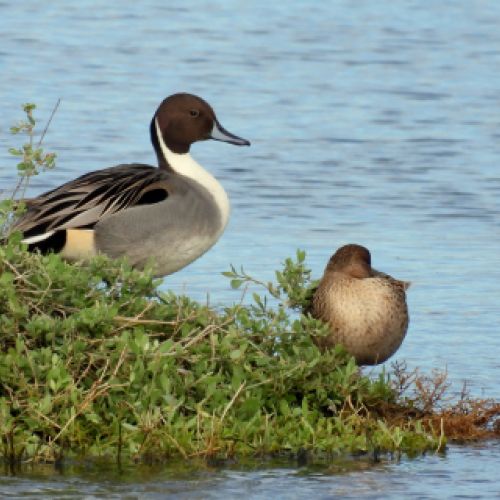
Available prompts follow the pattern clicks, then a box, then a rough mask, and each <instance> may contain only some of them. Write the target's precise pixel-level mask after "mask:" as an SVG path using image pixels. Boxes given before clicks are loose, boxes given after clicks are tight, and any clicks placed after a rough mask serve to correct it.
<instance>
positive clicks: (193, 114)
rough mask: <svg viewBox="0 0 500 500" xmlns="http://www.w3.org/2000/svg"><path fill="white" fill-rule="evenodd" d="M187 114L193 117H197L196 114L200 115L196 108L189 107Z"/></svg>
mask: <svg viewBox="0 0 500 500" xmlns="http://www.w3.org/2000/svg"><path fill="white" fill-rule="evenodd" d="M189 114H190V115H191V116H192V117H193V118H197V117H198V116H200V112H199V111H198V110H197V109H191V110H190V111H189Z"/></svg>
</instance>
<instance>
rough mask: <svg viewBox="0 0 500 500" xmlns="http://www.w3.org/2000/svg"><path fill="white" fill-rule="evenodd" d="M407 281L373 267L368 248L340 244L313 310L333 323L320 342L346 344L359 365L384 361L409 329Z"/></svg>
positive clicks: (328, 346)
mask: <svg viewBox="0 0 500 500" xmlns="http://www.w3.org/2000/svg"><path fill="white" fill-rule="evenodd" d="M408 286H409V283H408V282H405V281H399V280H396V279H394V278H392V277H391V276H389V275H388V274H384V273H382V272H379V271H376V270H375V269H373V268H372V267H371V255H370V252H369V250H368V249H367V248H365V247H363V246H361V245H356V244H350V245H345V246H343V247H341V248H339V249H338V250H337V251H336V252H335V254H334V255H333V256H332V257H331V258H330V260H329V262H328V264H327V266H326V269H325V272H324V275H323V277H322V278H321V281H320V283H319V285H318V288H317V290H316V292H315V293H314V297H313V302H312V308H311V311H310V312H311V313H312V315H313V316H314V317H315V318H317V319H321V320H323V321H325V322H326V323H328V324H329V326H330V334H329V335H328V336H326V337H317V338H315V339H314V340H315V342H316V343H317V344H318V346H319V347H321V348H330V347H333V346H334V345H336V344H342V345H343V346H344V347H345V349H346V350H347V351H348V352H349V353H350V354H351V355H352V356H354V358H355V359H356V362H357V363H358V364H359V365H374V364H378V363H383V362H384V361H386V360H387V359H388V358H390V357H391V356H392V355H393V354H394V353H395V352H396V351H397V350H398V348H399V347H400V345H401V343H402V342H403V339H404V337H405V335H406V331H407V329H408V322H409V316H408V307H407V305H406V293H405V290H406V289H407V288H408Z"/></svg>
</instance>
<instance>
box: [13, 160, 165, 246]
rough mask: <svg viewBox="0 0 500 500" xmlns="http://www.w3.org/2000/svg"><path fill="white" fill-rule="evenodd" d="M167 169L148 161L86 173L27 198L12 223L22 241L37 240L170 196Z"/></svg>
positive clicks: (90, 225)
mask: <svg viewBox="0 0 500 500" xmlns="http://www.w3.org/2000/svg"><path fill="white" fill-rule="evenodd" d="M169 190H170V188H169V175H168V172H165V171H162V170H160V169H158V168H155V167H151V166H148V165H139V164H129V165H118V166H116V167H111V168H108V169H104V170H99V171H96V172H91V173H89V174H85V175H83V176H81V177H79V178H77V179H75V180H73V181H70V182H68V183H66V184H63V185H62V186H60V187H58V188H56V189H54V190H52V191H48V192H47V193H44V194H42V195H40V196H38V197H37V198H33V199H31V200H28V201H27V212H26V213H25V214H24V215H23V216H22V217H21V218H20V219H19V220H18V221H16V223H15V224H14V227H13V229H14V230H18V231H21V232H22V233H23V235H24V240H23V241H24V242H25V243H28V244H33V243H37V242H39V241H43V240H44V239H46V238H48V237H50V236H52V235H53V234H54V233H55V232H57V231H61V230H66V229H75V228H87V229H91V228H92V227H93V226H94V225H95V224H96V223H97V222H99V221H100V220H102V219H103V218H104V217H107V216H108V215H111V214H114V213H116V212H119V211H121V210H124V209H126V208H129V207H132V206H135V205H141V204H150V203H157V202H159V201H163V200H164V199H166V198H167V197H168V196H169Z"/></svg>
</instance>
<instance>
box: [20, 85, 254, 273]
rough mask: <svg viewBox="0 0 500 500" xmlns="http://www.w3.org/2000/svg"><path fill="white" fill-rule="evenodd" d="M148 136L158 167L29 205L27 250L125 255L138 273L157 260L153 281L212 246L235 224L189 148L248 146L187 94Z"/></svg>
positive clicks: (122, 170) (24, 226)
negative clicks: (200, 144) (213, 144)
mask: <svg viewBox="0 0 500 500" xmlns="http://www.w3.org/2000/svg"><path fill="white" fill-rule="evenodd" d="M150 133H151V142H152V143H153V147H154V150H155V152H156V156H157V157H158V168H156V167H152V166H150V165H143V164H138V163H130V164H124V165H117V166H115V167H111V168H106V169H104V170H99V171H95V172H90V173H88V174H85V175H82V176H81V177H78V178H77V179H75V180H72V181H70V182H67V183H66V184H63V185H62V186H59V187H58V188H56V189H54V190H52V191H49V192H47V193H44V194H42V195H40V196H38V197H37V198H34V199H31V200H28V201H27V207H28V208H27V212H26V213H25V214H24V215H23V216H22V217H21V218H20V219H19V220H18V221H17V222H16V224H15V226H14V230H19V231H21V232H22V233H23V236H24V239H23V242H24V243H26V244H28V246H29V249H30V250H35V249H38V250H39V251H41V252H43V253H45V252H48V251H53V252H59V253H60V254H61V255H62V256H63V257H65V258H67V259H68V260H80V259H85V258H88V257H91V256H93V255H95V254H97V253H103V254H106V255H108V256H110V257H112V258H117V257H122V256H126V257H128V260H129V262H130V263H131V264H132V265H133V266H135V267H137V268H143V267H144V266H145V265H146V264H147V262H148V261H150V260H151V262H152V263H153V265H154V271H155V274H156V275H157V276H165V275H167V274H171V273H173V272H175V271H178V270H179V269H181V268H183V267H184V266H186V265H188V264H189V263H190V262H192V261H194V260H195V259H197V258H198V257H200V255H202V254H203V253H205V252H206V251H207V250H208V249H209V248H210V247H211V246H212V245H214V244H215V242H216V241H217V240H218V238H219V237H220V236H221V234H222V232H223V231H224V228H225V227H226V224H227V221H228V218H229V199H228V197H227V194H226V192H225V191H224V188H223V187H222V186H221V185H220V184H219V182H218V181H217V180H216V179H215V177H213V176H212V175H211V174H210V173H209V172H207V171H206V170H205V169H204V168H203V167H201V166H200V165H199V164H198V163H196V161H194V160H193V158H192V157H191V156H190V154H189V149H190V147H191V144H193V143H194V142H196V141H203V140H206V139H215V140H216V141H224V142H229V143H230V144H235V145H237V146H249V145H250V143H249V142H248V141H247V140H245V139H242V138H240V137H237V136H235V135H233V134H230V133H229V132H228V131H227V130H225V129H224V128H223V127H222V126H221V124H220V123H219V122H218V120H217V118H216V116H215V113H214V111H213V109H212V108H211V107H210V105H209V104H208V103H207V102H205V101H204V100H203V99H201V98H199V97H197V96H195V95H191V94H185V93H181V94H174V95H171V96H170V97H167V98H166V99H165V100H164V101H163V102H162V103H161V104H160V106H159V107H158V109H157V110H156V113H155V114H154V116H153V119H152V120H151V126H150Z"/></svg>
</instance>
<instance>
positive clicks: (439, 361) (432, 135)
mask: <svg viewBox="0 0 500 500" xmlns="http://www.w3.org/2000/svg"><path fill="white" fill-rule="evenodd" d="M499 25H500V3H498V2H495V1H493V0H490V1H487V0H484V1H477V2H472V1H469V0H453V1H452V0H450V1H441V2H421V1H416V0H415V1H402V2H391V1H389V0H381V1H379V2H369V1H357V2H350V1H347V0H345V1H340V0H339V1H331V2H315V3H313V2H305V1H300V0H293V1H292V0H291V1H288V2H281V3H279V2H275V3H271V2H263V1H254V2H241V1H239V2H231V3H229V2H227V3H222V2H213V1H212V2H208V1H199V2H194V1H187V0H184V1H182V2H180V1H171V2H161V1H159V0H147V1H142V2H135V3H132V2H127V3H125V2H120V3H118V2H116V3H111V2H105V1H102V0H91V1H89V2H48V3H47V2H45V3H40V2H35V1H34V0H26V1H24V2H2V1H0V34H1V40H2V44H1V46H0V109H1V119H0V165H1V166H0V189H2V188H7V187H8V186H10V185H12V184H13V183H14V181H15V170H14V165H15V161H14V160H13V159H12V158H10V157H9V155H8V153H7V148H8V147H10V146H12V145H15V144H16V140H17V139H16V138H15V137H12V136H10V135H9V132H8V130H9V126H10V125H11V124H12V123H13V122H15V121H16V120H18V119H19V118H20V117H21V111H20V109H19V106H20V104H21V103H23V102H27V101H34V102H36V103H37V104H38V107H39V110H38V116H39V117H40V120H41V122H44V121H45V120H46V119H47V118H48V116H49V114H50V111H51V109H52V107H53V106H54V104H55V102H56V101H57V99H58V98H61V99H62V104H61V106H60V108H59V110H58V112H57V114H56V116H55V118H54V121H53V123H52V125H51V127H50V130H49V133H48V135H47V137H46V139H45V147H46V148H47V149H48V150H51V151H52V150H53V151H56V152H57V153H58V166H57V169H56V170H55V171H54V172H51V173H48V174H44V175H43V176H41V177H39V178H37V179H35V181H34V182H33V185H32V188H31V194H36V193H39V192H41V191H43V190H46V189H48V188H51V187H54V186H56V185H58V184H60V183H62V182H63V181H66V180H69V179H71V178H73V177H75V176H76V175H79V174H81V173H84V172H87V171H90V170H94V169H99V168H102V167H106V166H111V165H114V164H118V163H121V162H130V161H138V162H150V163H153V162H154V160H155V157H154V153H153V151H152V148H151V146H150V143H149V135H148V125H149V121H150V119H151V116H152V113H153V112H154V110H155V109H156V106H157V105H158V103H159V102H160V101H161V100H162V99H163V98H164V97H165V96H166V95H168V94H171V93H173V92H176V91H188V92H194V93H197V94H199V95H201V96H202V97H204V98H205V99H207V100H208V101H209V102H210V103H211V104H212V105H213V107H214V108H215V110H216V112H217V114H218V117H219V119H220V121H221V123H222V124H223V125H224V126H225V127H226V128H227V129H228V130H229V131H231V132H233V133H235V134H237V135H240V136H242V137H245V138H247V139H249V140H251V141H252V147H251V148H236V147H232V146H230V145H227V144H221V143H214V142H212V143H203V144H197V145H195V146H194V148H193V150H192V153H193V156H194V157H195V158H196V159H197V160H198V161H199V162H200V163H201V164H202V165H204V166H206V167H207V168H208V169H209V170H211V171H212V172H213V173H214V174H215V175H216V176H217V177H218V178H219V179H220V180H221V181H222V183H223V184H224V186H225V187H226V189H227V191H228V193H229V195H230V198H231V203H232V216H231V221H230V223H229V226H228V228H227V230H226V232H225V234H224V235H223V237H222V238H221V240H220V241H219V242H218V243H217V245H216V246H215V247H214V248H213V249H212V250H211V251H210V252H209V253H208V254H206V255H205V256H203V257H202V258H201V259H199V260H198V261H197V262H195V263H194V264H193V265H191V266H189V267H188V268H186V269H184V270H182V271H180V272H178V273H177V274H175V275H173V276H171V277H168V278H167V279H166V281H165V285H164V286H165V287H169V288H172V289H174V290H175V291H177V292H184V293H187V294H188V295H190V296H193V297H194V298H197V299H201V300H206V298H207V294H208V295H209V300H210V302H211V303H212V304H226V303H232V302H234V301H238V300H240V292H235V291H232V290H230V288H229V286H228V282H227V280H226V279H225V278H223V277H222V276H221V275H220V272H221V271H224V270H227V269H228V267H229V264H230V263H233V264H235V265H237V266H239V265H240V264H242V265H244V267H245V269H246V270H247V271H248V272H250V273H251V274H253V275H255V276H256V277H257V278H260V279H265V280H267V279H271V278H272V277H273V272H274V270H275V269H277V268H279V266H280V263H281V262H282V261H283V260H284V259H285V258H286V257H287V256H291V255H293V254H294V253H295V249H296V248H303V249H305V250H306V251H307V254H308V263H309V265H310V266H311V268H312V269H313V272H314V275H315V276H319V275H320V274H321V273H322V270H323V267H324V265H325V263H326V261H327V259H328V258H329V256H330V255H331V253H333V251H334V250H335V249H336V248H337V247H338V246H340V245H342V244H344V243H349V242H356V243H361V244H364V245H366V246H367V247H368V248H370V250H371V251H372V257H373V263H374V266H375V267H377V268H378V269H381V270H384V271H385V272H388V273H391V274H393V275H395V276H397V277H399V278H401V279H406V280H410V281H412V283H413V286H412V287H411V289H410V291H409V296H408V300H409V306H410V313H411V323H410V328H409V332H408V336H407V338H406V340H405V342H404V344H403V346H402V348H401V349H400V350H399V351H398V353H397V354H396V355H395V356H394V358H393V359H394V360H400V361H401V360H406V362H407V364H408V366H409V367H410V368H414V367H420V368H421V370H422V371H423V372H426V373H430V371H431V370H432V369H435V368H437V369H447V370H448V374H449V379H450V380H451V381H452V382H453V384H454V385H453V387H454V390H455V391H456V392H458V391H459V390H460V389H461V384H462V382H463V381H464V380H467V382H468V386H469V388H470V389H471V391H472V394H473V395H475V396H487V397H495V398H499V397H500V386H499V384H498V372H499V368H500V360H499V356H498V353H499V352H500V335H499V332H498V312H499V305H498V298H499V296H500V265H499V264H500V253H499V251H498V249H499V247H500V227H499V226H500V222H499V221H500V217H499V215H500V196H499V195H500V173H499V167H498V164H499V163H500V86H499V73H498V68H500V30H499V29H498V26H499ZM499 458H500V457H499V452H498V447H497V446H496V445H484V446H483V448H460V447H454V448H452V449H451V450H450V452H449V453H448V454H447V455H446V456H445V457H439V458H438V457H423V458H421V459H419V460H414V461H408V460H407V461H403V463H400V464H390V465H387V466H384V467H367V468H366V470H365V469H363V470H357V471H356V472H351V473H349V474H347V475H345V474H344V475H342V474H337V472H336V470H335V469H334V470H333V472H328V473H326V472H325V471H319V472H315V473H313V472H311V471H300V470H298V469H294V468H291V469H286V470H282V469H280V468H277V469H274V468H271V469H268V468H262V469H256V470H253V471H252V472H248V471H247V472H245V471H238V472H234V471H233V472H231V471H226V470H222V471H218V472H214V473H213V479H212V476H210V478H211V479H210V481H214V482H215V483H216V484H217V487H216V488H215V487H214V488H215V489H214V491H217V492H219V494H220V495H226V496H228V497H231V496H236V495H239V494H245V495H248V494H249V492H250V491H252V488H253V487H254V485H258V486H255V487H256V488H257V490H256V491H258V493H255V494H256V495H261V496H262V497H265V496H270V495H271V494H274V495H276V494H277V493H279V492H283V486H284V483H285V482H286V484H293V485H294V486H293V487H294V488H296V491H297V493H296V495H295V493H293V492H290V493H289V496H288V498H295V497H296V498H299V497H300V496H305V495H309V494H311V493H313V494H316V495H317V496H320V497H321V496H322V497H329V496H333V495H347V494H348V493H349V490H340V489H337V487H338V488H340V486H338V485H339V484H344V483H345V484H346V485H348V484H351V488H353V486H352V482H353V480H354V482H355V484H356V488H357V489H355V490H353V491H354V493H353V495H354V496H357V497H360V496H367V497H370V496H372V497H377V496H384V497H386V496H388V495H389V493H390V494H393V495H396V496H397V495H398V494H402V493H404V492H408V493H412V494H414V495H417V494H418V493H421V495H422V498H424V497H426V496H427V497H432V496H434V495H436V496H439V497H447V496H452V495H453V494H455V493H456V494H462V495H474V496H477V495H483V493H484V496H487V495H488V494H493V493H496V494H500V484H499V482H498V481H497V480H496V473H491V474H489V473H488V471H489V472H491V471H490V470H489V469H488V468H487V467H485V464H486V463H489V461H491V462H492V463H494V461H495V460H497V463H498V459H499ZM71 477H72V478H73V479H72V480H71V481H76V482H77V483H78V485H79V486H78V488H82V489H83V490H84V491H87V494H88V495H89V496H92V495H95V496H99V495H101V494H102V495H105V490H106V488H107V487H109V488H110V490H109V493H110V494H111V493H112V492H113V491H115V490H113V488H115V487H116V488H118V490H117V491H118V493H116V492H115V493H113V494H116V495H120V494H122V493H119V491H122V492H123V491H126V492H127V493H130V494H134V493H133V492H134V491H135V489H136V490H137V492H142V493H141V495H143V494H145V492H146V490H144V488H146V486H144V484H142V483H140V482H137V484H133V485H130V484H127V486H126V487H123V488H125V489H124V490H120V488H122V486H119V484H120V483H119V482H118V483H116V484H118V486H116V485H115V484H114V483H113V486H111V485H110V483H109V484H108V483H106V482H102V483H99V481H100V480H99V477H98V476H94V477H93V479H83V478H82V479H81V482H78V481H80V479H75V478H78V477H80V476H78V475H77V476H71ZM353 478H354V479H353ZM50 480H51V481H55V484H56V486H54V487H55V488H56V489H57V488H60V489H61V491H63V490H64V488H65V486H67V485H68V483H67V482H66V481H65V480H64V479H61V478H57V477H53V478H51V479H50ZM19 481H20V482H21V483H22V484H23V485H24V486H23V488H25V491H26V492H29V491H31V490H30V488H31V487H33V488H35V487H36V485H37V484H38V482H37V480H36V479H33V478H30V477H29V476H27V477H24V478H22V479H21V478H19V479H15V480H8V481H7V482H6V483H4V484H3V486H2V488H3V490H2V491H3V493H4V494H7V493H8V492H9V491H10V490H9V488H13V490H12V492H14V491H15V488H16V487H17V486H16V484H17V485H18V484H19ZM158 481H161V479H158ZM343 482H344V483H343ZM358 483H359V484H358ZM0 484H2V483H0ZM155 484H156V483H155ZM165 484H170V486H168V487H172V488H174V489H175V487H176V486H175V484H176V483H175V482H174V483H172V484H171V483H170V482H169V481H167V483H161V486H159V487H160V488H167V486H165ZM194 484H195V486H193V484H191V486H192V487H193V488H194V489H192V490H190V491H191V495H188V496H191V497H198V498H203V497H205V496H209V494H208V493H207V487H208V488H212V487H213V486H210V484H212V483H210V484H209V485H208V486H207V484H206V482H205V481H202V480H200V481H199V482H198V483H196V482H195V483H194ZM196 484H198V486H196ZM5 485H7V486H5ZM9 485H10V486H9ZM57 485H59V486H57ZM106 485H108V486H106ZM363 485H365V486H366V488H365V486H363ZM370 485H373V486H370ZM346 487H347V486H346ZM5 488H7V489H5ZM196 488H198V489H196ZM363 488H365V489H363ZM179 491H181V490H179ZM391 492H392V493H391ZM45 493H46V494H47V495H49V493H47V492H45ZM12 494H14V493H12ZM61 494H62V493H61ZM68 494H69V493H68ZM137 494H139V493H137ZM151 494H152V495H154V493H151ZM287 494H288V493H287ZM293 495H295V497H294V496H293Z"/></svg>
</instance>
